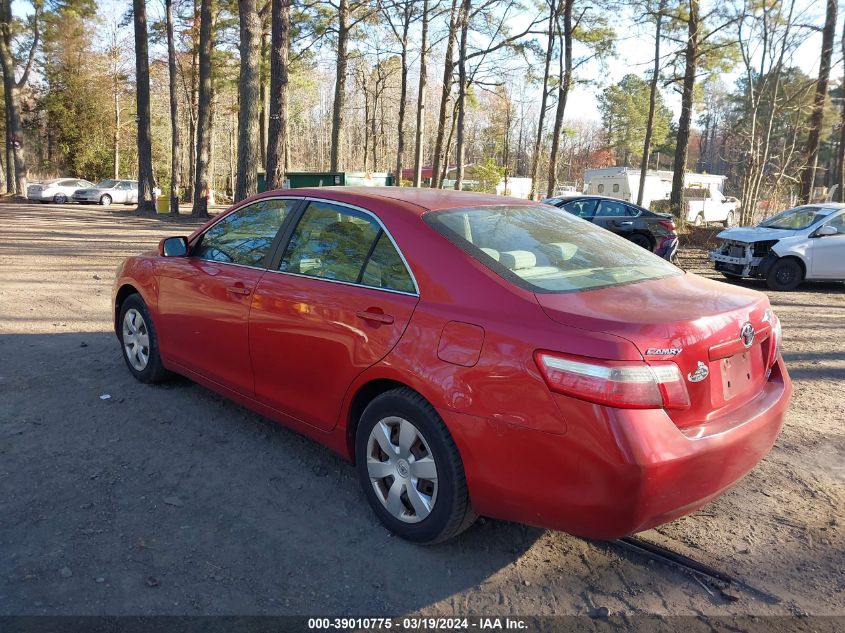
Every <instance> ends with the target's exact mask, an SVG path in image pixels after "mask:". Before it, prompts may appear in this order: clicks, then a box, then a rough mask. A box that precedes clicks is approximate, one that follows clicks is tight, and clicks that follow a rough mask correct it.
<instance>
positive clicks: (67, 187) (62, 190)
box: [26, 178, 94, 204]
mask: <svg viewBox="0 0 845 633" xmlns="http://www.w3.org/2000/svg"><path fill="white" fill-rule="evenodd" d="M93 186H94V185H93V184H92V183H90V182H88V181H87V180H78V179H76V178H55V179H53V180H45V181H44V182H34V183H32V184H30V185H29V186H28V187H27V188H26V198H27V200H32V201H33V202H55V203H56V204H64V203H65V202H67V201H69V200H71V199H72V198H73V194H74V193H76V192H77V191H79V190H80V189H85V188H86V187H93Z"/></svg>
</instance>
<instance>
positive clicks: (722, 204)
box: [684, 185, 739, 227]
mask: <svg viewBox="0 0 845 633" xmlns="http://www.w3.org/2000/svg"><path fill="white" fill-rule="evenodd" d="M684 204H685V207H686V212H687V222H690V223H692V224H694V225H695V226H704V225H705V224H707V223H708V222H720V223H721V224H723V225H724V226H725V227H731V226H733V225H734V223H735V222H736V219H737V217H738V216H739V209H738V208H737V206H738V204H739V203H738V201H737V199H736V198H728V197H726V196H725V195H724V194H723V193H722V192H721V191H720V190H719V189H718V188H716V187H715V186H713V185H711V186H710V187H687V188H686V189H684Z"/></svg>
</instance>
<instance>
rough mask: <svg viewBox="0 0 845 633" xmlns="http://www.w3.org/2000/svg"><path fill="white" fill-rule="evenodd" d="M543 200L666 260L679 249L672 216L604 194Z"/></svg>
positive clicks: (672, 257) (673, 256) (670, 258)
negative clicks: (607, 196)
mask: <svg viewBox="0 0 845 633" xmlns="http://www.w3.org/2000/svg"><path fill="white" fill-rule="evenodd" d="M543 202H545V203H546V204H551V205H554V206H556V207H560V208H561V209H564V210H566V211H569V212H570V213H571V214H573V215H577V216H578V217H579V218H584V219H585V220H589V221H590V222H592V223H593V224H598V225H599V226H600V227H602V228H605V229H607V230H608V231H612V232H613V233H616V234H618V235H621V236H622V237H624V238H626V239H629V240H630V241H632V242H633V243H634V244H637V245H638V246H642V247H643V248H645V249H648V250H650V251H651V252H653V253H654V254H655V255H659V256H660V257H662V258H663V259H667V260H669V261H672V260H673V259H674V258H675V254H676V253H677V251H678V232H677V229H676V227H675V221H674V220H673V219H672V216H671V215H665V214H662V213H654V212H653V211H649V210H648V209H644V208H642V207H638V206H637V205H635V204H631V203H630V202H625V201H624V200H619V199H617V198H605V197H603V196H582V195H575V196H562V197H559V198H548V199H546V200H544V201H543Z"/></svg>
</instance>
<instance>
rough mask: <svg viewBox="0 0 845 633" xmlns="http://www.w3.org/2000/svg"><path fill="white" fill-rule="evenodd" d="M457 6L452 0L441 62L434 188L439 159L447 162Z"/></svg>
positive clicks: (438, 183) (438, 178) (437, 185)
mask: <svg viewBox="0 0 845 633" xmlns="http://www.w3.org/2000/svg"><path fill="white" fill-rule="evenodd" d="M457 6H458V0H452V9H451V10H450V12H449V35H448V37H447V40H446V56H445V58H444V62H443V88H442V90H441V92H440V112H439V114H438V115H437V136H436V137H435V141H434V161H433V163H432V166H431V186H432V187H433V188H435V189H439V188H440V187H442V186H443V178H441V176H440V174H441V172H442V171H443V169H442V167H441V161H443V162H445V163H446V164H447V165H448V164H449V152H448V148H447V149H446V151H445V152H444V150H443V141H444V139H445V137H446V111H447V110H448V108H449V95H450V94H451V92H452V74H453V73H454V72H455V59H454V58H455V43H456V39H457V32H458V31H457V24H458V22H457V19H456V16H455V10H456V9H457ZM450 125H451V121H450Z"/></svg>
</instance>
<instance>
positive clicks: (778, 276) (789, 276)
mask: <svg viewBox="0 0 845 633" xmlns="http://www.w3.org/2000/svg"><path fill="white" fill-rule="evenodd" d="M803 279H804V271H803V270H801V265H800V264H799V263H798V262H797V261H795V260H794V259H792V258H786V259H779V260H778V261H776V262H775V263H774V265H772V267H771V268H770V269H769V272H768V274H767V275H766V285H767V286H768V287H769V290H781V291H787V290H795V289H796V288H797V287H798V284H800V283H801V281H803Z"/></svg>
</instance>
